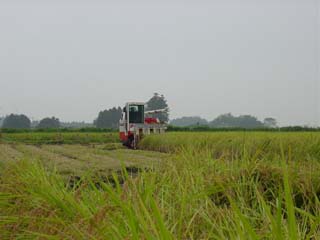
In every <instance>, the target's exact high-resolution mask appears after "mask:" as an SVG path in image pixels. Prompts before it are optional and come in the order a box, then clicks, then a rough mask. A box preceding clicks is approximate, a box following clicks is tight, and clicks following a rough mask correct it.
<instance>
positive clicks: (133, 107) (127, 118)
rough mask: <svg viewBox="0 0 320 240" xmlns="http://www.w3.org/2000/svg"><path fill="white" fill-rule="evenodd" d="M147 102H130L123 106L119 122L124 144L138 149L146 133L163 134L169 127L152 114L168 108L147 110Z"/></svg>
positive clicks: (166, 110) (165, 110) (121, 138)
mask: <svg viewBox="0 0 320 240" xmlns="http://www.w3.org/2000/svg"><path fill="white" fill-rule="evenodd" d="M145 105H146V104H145V103H142V102H128V103H127V104H126V106H125V107H124V108H123V112H122V117H121V119H120V122H119V132H120V140H121V142H122V143H123V145H125V146H127V147H130V148H133V149H136V148H137V144H138V142H139V141H140V140H141V138H142V137H143V136H144V135H149V134H161V133H164V132H165V130H166V129H167V124H166V122H161V121H160V120H159V119H158V118H154V117H152V114H156V113H163V112H168V109H167V108H165V109H157V110H152V111H145Z"/></svg>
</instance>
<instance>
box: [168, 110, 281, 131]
mask: <svg viewBox="0 0 320 240" xmlns="http://www.w3.org/2000/svg"><path fill="white" fill-rule="evenodd" d="M170 125H172V126H176V127H192V126H207V127H210V128H244V129H250V128H252V129H256V128H276V127H277V120H276V119H275V118H271V117H267V118H265V119H264V120H263V121H260V120H259V119H258V118H256V117H254V116H251V115H240V116H233V115H232V114H231V113H226V114H222V115H220V116H218V117H216V118H215V119H213V120H212V121H207V120H206V119H203V118H201V117H182V118H177V119H173V120H171V122H170Z"/></svg>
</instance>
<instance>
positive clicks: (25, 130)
mask: <svg viewBox="0 0 320 240" xmlns="http://www.w3.org/2000/svg"><path fill="white" fill-rule="evenodd" d="M1 132H2V133H29V132H35V133H37V132H71V133H73V132H87V133H90V132H97V133H99V132H117V130H116V129H109V128H94V127H91V128H36V129H15V128H2V129H1Z"/></svg>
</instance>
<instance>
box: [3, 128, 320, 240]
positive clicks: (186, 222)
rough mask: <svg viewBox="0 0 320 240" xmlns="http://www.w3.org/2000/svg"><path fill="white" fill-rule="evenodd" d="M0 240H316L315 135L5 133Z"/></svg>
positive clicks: (318, 144)
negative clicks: (126, 140)
mask: <svg viewBox="0 0 320 240" xmlns="http://www.w3.org/2000/svg"><path fill="white" fill-rule="evenodd" d="M0 139H1V144H0V192H1V193H0V234H1V239H12V238H20V239H25V238H31V239H34V238H35V239H37V238H40V239H319V238H320V228H319V225H320V218H319V216H320V202H319V197H320V134H319V133H312V132H310V133H304V132H301V133H294V132H288V133H280V132H275V133H263V132H212V133H206V132H202V133H195V132H192V133H185V132H180V133H174V132H172V133H167V134H164V135H152V136H148V137H146V138H144V139H143V141H142V142H141V143H140V145H139V148H140V150H135V151H133V150H128V149H124V148H122V146H121V145H120V144H119V143H117V135H116V134H115V133H61V134H59V133H12V134H3V135H2V136H1V138H0Z"/></svg>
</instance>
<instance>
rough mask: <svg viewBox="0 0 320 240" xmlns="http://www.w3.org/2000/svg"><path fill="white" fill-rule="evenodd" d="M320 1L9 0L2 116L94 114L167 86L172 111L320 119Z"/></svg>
mask: <svg viewBox="0 0 320 240" xmlns="http://www.w3.org/2000/svg"><path fill="white" fill-rule="evenodd" d="M26 2H27V3H26ZM319 5H320V4H319V0H241V1H240V0H233V1H232V0H221V1H215V0H211V1H204V0H197V1H196V0H194V1H178V0H170V1H169V0H168V1H166V0H164V1H119V0H118V1H98V0H91V1H89V0H88V1H84V0H83V1H71V0H66V1H45V0H44V1H35V0H33V1H32V0H29V1H22V0H21V1H19V0H0V116H1V115H5V114H9V113H12V112H15V113H24V114H26V115H28V116H29V117H32V118H34V119H41V118H43V117H47V116H56V117H59V118H60V120H63V121H72V120H75V121H88V122H91V121H93V119H94V118H95V117H96V116H97V114H98V112H99V111H100V110H103V109H106V108H111V107H113V106H122V105H124V103H125V102H127V101H130V100H135V101H146V100H148V99H149V98H150V97H151V96H152V94H153V93H154V92H159V93H161V94H164V95H165V96H166V98H167V100H168V103H169V105H170V108H171V118H175V117H180V116H192V115H199V116H202V117H205V118H207V119H209V120H212V119H213V118H214V117H216V116H217V115H219V114H222V113H227V112H232V113H233V114H235V115H239V114H252V115H255V116H257V117H259V118H260V119H263V118H264V117H269V116H272V117H275V118H277V119H278V121H279V122H280V123H281V124H282V125H286V124H310V125H315V124H318V125H320V111H319V108H320V103H319V101H320V96H319V95H320V84H319V81H320V80H319V76H320V70H319V69H320V67H319V56H320V50H319V46H320V43H319V40H320V34H319V25H320V20H319V16H317V15H319V13H318V12H319V10H318V11H317V9H319Z"/></svg>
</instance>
